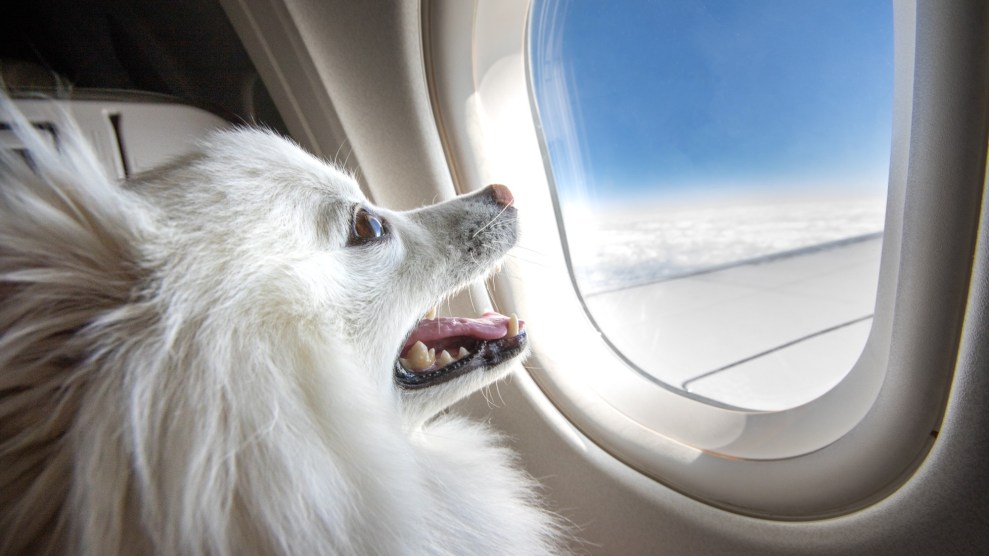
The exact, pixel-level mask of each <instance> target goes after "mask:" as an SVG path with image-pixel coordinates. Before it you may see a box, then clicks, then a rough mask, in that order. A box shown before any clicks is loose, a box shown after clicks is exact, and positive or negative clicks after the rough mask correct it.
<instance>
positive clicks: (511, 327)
mask: <svg viewBox="0 0 989 556" xmlns="http://www.w3.org/2000/svg"><path fill="white" fill-rule="evenodd" d="M518 335H519V317H518V316H516V314H515V313H512V318H510V319H508V334H506V335H505V337H506V338H514V337H515V336H518Z"/></svg>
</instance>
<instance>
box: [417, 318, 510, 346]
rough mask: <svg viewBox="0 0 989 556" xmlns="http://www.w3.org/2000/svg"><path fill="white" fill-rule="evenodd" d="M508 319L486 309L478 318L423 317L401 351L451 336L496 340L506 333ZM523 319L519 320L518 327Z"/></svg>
mask: <svg viewBox="0 0 989 556" xmlns="http://www.w3.org/2000/svg"><path fill="white" fill-rule="evenodd" d="M509 320H510V319H509V318H508V317H506V316H505V315H502V314H500V313H495V312H492V311H488V312H487V313H484V314H483V315H481V316H480V317H479V318H476V319H469V318H465V317H436V318H435V319H423V320H421V321H419V325H418V326H416V327H415V329H414V330H413V331H412V335H411V336H409V340H408V341H407V342H405V347H403V348H402V353H405V352H406V351H408V349H409V348H410V347H412V345H413V344H415V343H416V342H422V343H424V344H426V345H429V343H430V342H434V341H436V340H442V339H443V338H452V337H455V336H470V337H472V338H478V339H481V340H497V339H498V338H503V337H504V336H505V335H506V334H508V321H509ZM523 324H524V321H521V320H520V321H519V327H521V326H522V325H523Z"/></svg>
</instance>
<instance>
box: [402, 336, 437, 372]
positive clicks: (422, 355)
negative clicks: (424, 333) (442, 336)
mask: <svg viewBox="0 0 989 556" xmlns="http://www.w3.org/2000/svg"><path fill="white" fill-rule="evenodd" d="M430 351H431V350H429V349H426V344H424V343H422V342H416V343H415V344H414V345H413V346H412V349H410V350H409V353H408V362H409V364H408V367H409V368H410V369H412V370H415V371H421V370H423V369H426V368H428V367H429V366H430V365H432V364H433V359H434V358H435V356H433V357H430V353H429V352H430ZM434 353H435V351H434Z"/></svg>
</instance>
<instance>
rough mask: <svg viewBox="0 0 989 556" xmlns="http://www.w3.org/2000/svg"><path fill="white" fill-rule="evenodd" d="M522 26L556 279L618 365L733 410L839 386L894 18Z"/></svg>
mask: <svg viewBox="0 0 989 556" xmlns="http://www.w3.org/2000/svg"><path fill="white" fill-rule="evenodd" d="M532 14H533V17H532V21H531V27H530V30H531V31H530V32H531V35H530V48H531V51H530V56H531V67H530V72H531V77H532V87H533V93H534V98H535V103H536V108H537V110H538V117H539V120H540V125H541V131H542V134H543V141H544V145H545V150H546V156H547V160H548V163H549V167H550V169H551V174H552V179H553V182H554V185H555V188H556V196H557V202H558V208H559V210H560V214H561V221H562V224H563V228H564V231H565V233H566V238H567V244H568V248H569V261H570V265H571V272H572V275H573V279H574V283H575V284H576V286H577V289H578V290H579V293H580V295H581V297H582V298H583V301H584V304H585V307H586V309H587V312H588V314H589V316H590V317H591V318H592V319H593V321H594V322H595V323H596V325H597V326H598V328H599V330H600V331H601V333H602V334H603V335H604V337H606V339H607V340H608V342H609V343H610V344H611V346H612V347H613V348H614V349H615V350H616V352H618V353H619V354H620V355H621V356H622V357H623V358H624V359H625V360H626V361H627V362H629V363H630V364H631V365H632V366H633V367H635V368H637V369H639V370H640V371H641V372H642V373H643V374H645V375H647V376H649V377H651V378H652V379H654V380H656V381H658V382H660V383H662V384H665V385H666V386H668V387H673V388H676V389H679V390H681V391H684V392H688V393H690V395H691V396H694V397H699V398H702V399H705V400H711V401H714V402H716V403H718V404H724V405H728V406H733V407H740V408H746V409H754V410H782V409H787V408H791V407H795V406H798V405H801V404H804V403H806V402H809V401H811V400H813V399H815V398H817V397H819V396H820V395H821V394H823V393H825V392H826V391H828V390H829V389H830V388H832V387H833V386H834V385H836V384H837V383H838V382H840V381H841V379H842V378H843V377H844V376H845V374H846V373H847V372H848V371H849V370H850V369H851V368H852V366H853V364H854V363H855V361H856V360H857V358H858V356H859V354H860V353H861V351H862V347H863V346H864V344H865V341H866V338H867V336H868V334H869V331H870V326H871V321H872V315H873V310H874V304H875V292H876V285H877V281H878V271H879V255H880V247H881V242H882V231H883V223H884V211H885V187H886V182H887V177H888V165H889V154H890V129H891V119H892V115H891V104H892V91H893V22H892V8H891V6H890V5H889V3H888V2H877V1H869V2H860V1H858V0H842V1H838V0H834V1H829V2H807V1H804V2H779V1H772V0H760V1H753V0H744V1H742V0H723V1H713V0H709V1H697V2H681V1H674V0H669V1H656V0H641V1H636V2H628V3H626V4H623V9H615V8H614V6H612V5H609V4H607V3H594V2H581V3H578V2H568V1H567V0H541V1H540V2H537V4H536V6H535V7H534V9H533V10H532Z"/></svg>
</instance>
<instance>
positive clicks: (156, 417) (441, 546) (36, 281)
mask: <svg viewBox="0 0 989 556" xmlns="http://www.w3.org/2000/svg"><path fill="white" fill-rule="evenodd" d="M0 116H3V119H5V120H9V119H11V118H14V119H15V120H18V119H19V118H20V117H19V116H18V115H17V114H16V111H14V110H13V109H12V107H11V106H10V104H9V102H8V101H2V102H0ZM18 130H19V131H18V133H19V134H20V135H21V136H22V139H23V140H24V141H25V142H26V143H27V144H28V147H29V150H30V151H31V157H32V161H33V166H34V170H33V171H32V170H31V169H30V168H28V166H27V165H25V164H21V163H20V162H19V161H18V160H14V159H13V158H12V157H9V156H7V157H6V158H4V159H2V160H0V177H2V183H0V553H3V554H13V553H31V554H44V553H77V554H93V555H111V554H152V553H156V554H218V555H225V554H230V555H234V554H236V555H240V554H256V553H257V554H458V555H459V554H506V555H508V554H511V555H517V554H540V553H559V552H562V551H563V549H562V548H561V546H562V541H561V534H560V527H559V526H558V524H557V521H556V519H555V518H553V517H552V516H551V515H550V514H549V513H547V512H545V511H544V510H543V509H542V508H541V506H540V505H539V502H538V500H537V497H536V496H535V495H534V492H535V489H536V488H537V486H536V485H535V484H534V483H533V481H532V480H531V479H529V478H528V477H527V476H526V475H525V474H524V473H523V472H522V471H521V470H520V469H519V468H518V467H517V464H516V461H515V456H514V455H513V454H512V452H511V451H510V450H508V449H507V448H506V447H505V446H504V445H503V441H502V439H500V438H499V437H498V436H497V435H496V434H494V433H493V432H492V431H491V430H489V429H487V428H486V427H484V426H482V425H479V424H476V423H471V422H468V421H466V420H464V419H462V418H460V417H456V416H452V415H440V416H437V413H438V412H439V411H440V410H442V409H443V408H445V407H447V406H449V405H450V404H451V403H452V402H454V401H456V400H457V399H459V398H460V397H462V396H464V395H466V394H468V393H470V392H472V391H474V390H476V389H477V388H479V387H482V386H484V385H486V384H489V383H490V382H491V381H493V380H495V379H497V378H499V377H500V376H502V375H503V374H504V373H505V372H507V370H505V369H496V370H493V371H489V372H474V373H471V374H469V375H467V376H465V377H462V378H460V379H456V380H454V381H451V382H449V383H446V384H443V385H439V386H434V387H431V388H429V389H427V390H424V391H421V392H420V391H404V392H403V391H402V390H401V389H400V388H398V387H397V386H396V384H395V382H394V380H393V376H392V369H393V365H394V361H395V357H396V354H397V349H398V348H399V347H400V345H401V342H402V340H403V338H404V335H405V334H406V333H407V331H408V330H409V329H410V328H411V327H412V326H413V324H414V323H415V322H416V320H417V319H418V318H419V316H421V315H422V314H423V313H424V312H425V311H426V309H427V308H428V307H430V306H431V305H433V304H435V303H436V302H437V300H439V299H440V298H442V297H444V296H446V295H450V294H451V293H452V292H454V291H455V290H456V289H458V288H460V287H462V286H463V285H465V284H466V283H467V282H468V281H470V280H474V279H477V278H479V277H481V276H483V275H484V274H485V273H487V272H488V271H489V270H490V269H491V267H492V266H493V265H494V264H495V263H496V262H497V261H498V260H499V259H500V258H501V257H502V256H504V254H505V252H506V250H507V249H508V248H509V247H510V246H511V245H512V244H513V243H514V240H515V236H514V233H515V232H514V222H513V221H511V218H507V219H506V218H502V220H499V221H496V222H495V224H496V225H492V226H488V227H486V228H485V232H484V233H483V234H475V235H476V236H477V237H476V238H473V239H465V238H467V236H468V235H469V233H468V232H472V231H473V230H476V229H477V228H478V226H476V224H477V223H486V222H489V221H490V220H491V219H492V218H491V214H490V212H491V211H490V207H487V206H486V205H485V203H483V202H481V201H483V199H480V198H479V197H478V196H473V197H466V198H459V199H456V200H453V201H450V202H447V203H443V204H440V205H436V206H433V207H428V208H425V209H421V210H418V211H412V212H408V213H395V212H390V211H385V210H380V209H375V210H377V211H378V212H379V214H381V215H382V216H383V217H384V218H385V219H386V220H387V222H388V224H389V226H390V230H391V236H390V237H389V238H388V239H387V240H386V241H382V242H377V243H374V244H368V245H359V246H347V245H346V243H347V235H348V232H349V230H350V218H351V214H352V208H353V206H354V204H355V203H363V204H367V202H366V200H365V199H364V198H363V197H362V195H361V193H360V190H359V189H358V187H357V185H356V184H355V183H354V181H353V180H352V179H351V178H350V177H349V176H346V175H344V174H342V173H341V172H340V171H338V170H337V169H335V168H333V167H331V166H328V165H326V164H324V163H322V162H320V161H318V160H316V159H314V158H313V157H311V156H309V155H308V154H306V153H304V152H303V151H302V150H301V149H299V148H297V147H296V146H294V145H292V144H291V143H289V142H287V141H285V140H284V139H281V138H279V137H276V136H274V135H273V134H270V133H267V132H264V131H259V130H252V129H241V130H237V131H232V132H224V133H219V134H216V135H213V136H212V137H210V138H208V139H207V140H205V141H204V142H203V143H202V144H201V145H200V149H199V150H198V152H197V153H196V154H194V155H190V156H188V157H186V158H184V159H182V160H179V161H177V162H175V163H174V164H172V165H170V166H168V167H166V168H163V169H161V170H159V171H155V172H152V173H150V174H148V175H145V176H141V177H139V178H138V179H136V180H133V181H132V182H129V183H127V184H123V185H118V184H116V183H113V182H112V181H111V180H109V179H107V177H106V176H105V175H104V174H103V172H102V170H101V169H100V167H99V165H98V163H97V162H96V161H95V159H94V157H93V156H92V154H91V153H90V152H89V151H88V150H87V148H86V147H85V146H84V145H83V142H82V141H81V140H80V139H79V138H78V135H77V133H75V132H70V133H65V130H63V132H62V134H61V135H60V146H59V151H58V152H56V151H55V150H53V149H51V148H49V147H47V146H46V145H45V144H44V143H43V142H42V141H41V140H40V139H39V138H38V137H37V136H36V135H35V133H34V132H33V131H31V130H28V129H27V128H26V126H24V125H23V123H22V124H21V125H20V126H18ZM470 241H475V242H476V243H472V244H471V245H472V248H471V249H470V252H467V251H466V250H465V246H466V245H467V244H468V243H469V242H470Z"/></svg>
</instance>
